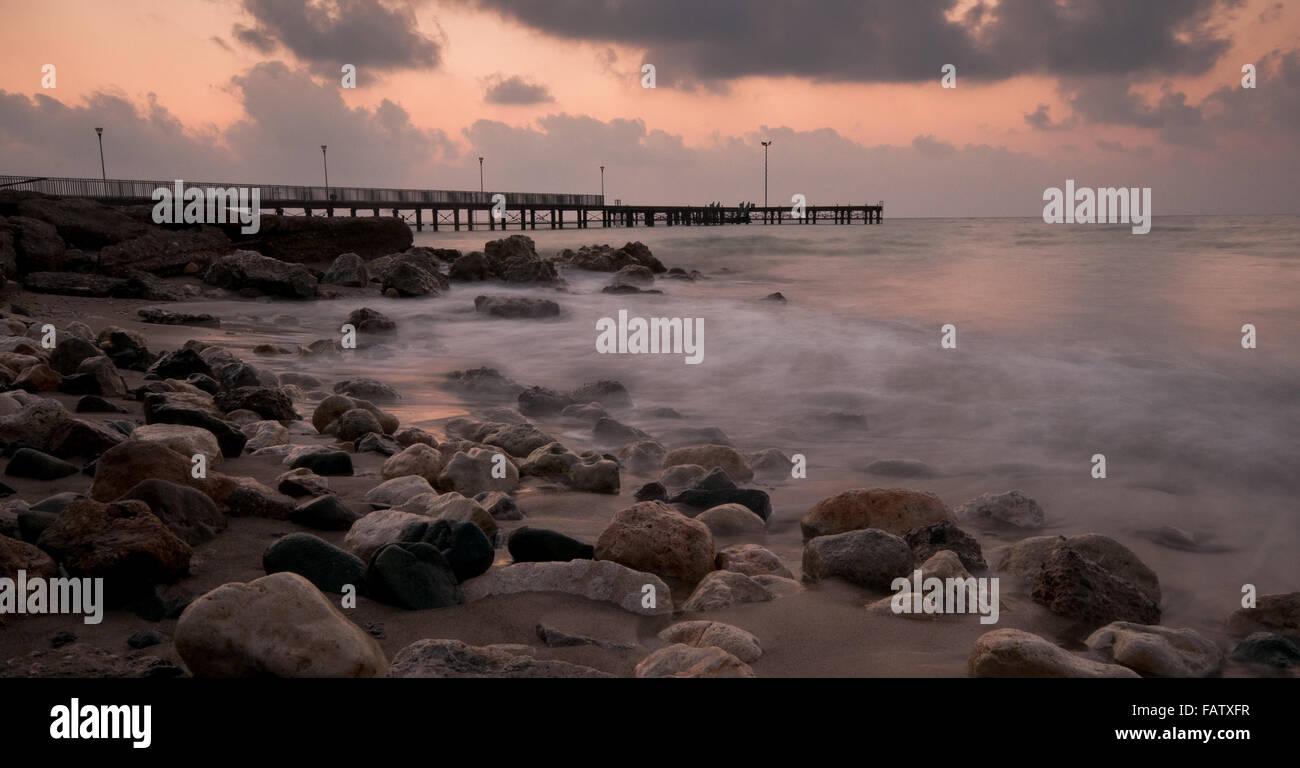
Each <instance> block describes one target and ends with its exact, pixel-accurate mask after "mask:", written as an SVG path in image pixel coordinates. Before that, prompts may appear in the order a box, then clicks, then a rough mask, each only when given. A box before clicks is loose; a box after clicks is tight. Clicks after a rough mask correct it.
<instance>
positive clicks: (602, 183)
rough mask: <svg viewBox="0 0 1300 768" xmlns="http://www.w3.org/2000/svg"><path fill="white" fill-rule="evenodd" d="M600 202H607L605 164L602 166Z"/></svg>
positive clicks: (602, 203)
mask: <svg viewBox="0 0 1300 768" xmlns="http://www.w3.org/2000/svg"><path fill="white" fill-rule="evenodd" d="M600 204H601V205H604V204H605V166H603V165H602V166H600Z"/></svg>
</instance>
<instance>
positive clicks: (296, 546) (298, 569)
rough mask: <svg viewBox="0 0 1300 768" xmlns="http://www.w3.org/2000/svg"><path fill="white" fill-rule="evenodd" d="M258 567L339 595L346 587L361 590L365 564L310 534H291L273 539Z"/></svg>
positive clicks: (364, 576) (354, 556) (363, 582)
mask: <svg viewBox="0 0 1300 768" xmlns="http://www.w3.org/2000/svg"><path fill="white" fill-rule="evenodd" d="M262 568H263V569H264V570H265V571H266V573H267V575H268V576H269V575H270V574H272V573H279V572H281V571H289V572H290V573H296V574H298V575H299V576H301V577H303V578H304V579H306V580H307V581H310V582H311V583H312V584H315V585H316V588H317V589H319V590H320V591H322V592H332V593H334V594H341V593H342V592H343V590H344V589H345V588H346V587H348V586H353V587H355V588H356V589H357V590H358V591H361V590H362V589H363V588H364V587H365V579H366V564H365V563H364V562H362V560H361V558H359V557H357V556H356V555H354V554H352V553H351V552H345V551H344V550H342V549H339V548H338V547H336V546H334V545H333V544H330V543H329V542H327V541H325V540H323V539H321V538H319V537H317V536H313V535H311V534H310V533H291V534H289V535H287V536H282V537H280V538H278V539H276V540H275V542H274V543H273V544H271V546H269V547H267V548H266V551H265V552H263V553H262Z"/></svg>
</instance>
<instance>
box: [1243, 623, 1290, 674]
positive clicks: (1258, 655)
mask: <svg viewBox="0 0 1300 768" xmlns="http://www.w3.org/2000/svg"><path fill="white" fill-rule="evenodd" d="M1232 660H1233V661H1236V662H1239V663H1242V664H1255V665H1259V666H1264V667H1273V668H1275V669H1286V668H1288V667H1300V644H1297V643H1296V642H1295V641H1294V640H1292V639H1290V638H1288V637H1284V636H1282V635H1277V634H1273V633H1272V632H1255V633H1253V634H1251V635H1250V636H1249V637H1247V638H1246V639H1245V640H1242V641H1241V642H1240V643H1237V647H1236V648H1234V649H1233V651H1232Z"/></svg>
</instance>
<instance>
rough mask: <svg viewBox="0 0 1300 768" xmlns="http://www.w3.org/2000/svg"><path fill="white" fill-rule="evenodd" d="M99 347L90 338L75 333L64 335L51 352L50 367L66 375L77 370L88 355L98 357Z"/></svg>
mask: <svg viewBox="0 0 1300 768" xmlns="http://www.w3.org/2000/svg"><path fill="white" fill-rule="evenodd" d="M100 354H101V353H100V351H99V347H97V346H95V345H94V344H92V343H91V342H90V341H89V340H87V339H83V338H80V337H78V336H73V335H70V334H69V335H64V336H63V337H62V338H60V339H59V342H58V343H57V344H55V345H54V349H53V351H51V352H50V367H51V368H53V369H54V370H56V371H58V372H59V373H60V374H62V375H64V376H68V375H70V374H73V373H76V372H77V366H79V365H81V361H82V360H85V359H86V358H88V357H98V356H99V355H100Z"/></svg>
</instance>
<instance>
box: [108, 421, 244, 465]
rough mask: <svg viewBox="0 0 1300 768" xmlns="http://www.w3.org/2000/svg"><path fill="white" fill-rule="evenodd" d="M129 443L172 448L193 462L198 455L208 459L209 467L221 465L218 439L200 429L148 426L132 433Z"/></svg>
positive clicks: (176, 426) (177, 426) (179, 425)
mask: <svg viewBox="0 0 1300 768" xmlns="http://www.w3.org/2000/svg"><path fill="white" fill-rule="evenodd" d="M127 442H135V443H141V444H144V445H149V446H155V447H157V448H170V449H171V450H173V451H175V452H176V453H179V454H180V455H182V456H185V457H187V458H189V459H190V460H193V457H194V456H195V455H196V454H201V455H203V456H205V457H206V458H207V462H208V466H215V465H217V464H220V463H221V447H220V446H219V445H218V444H217V438H216V437H215V436H214V435H213V434H212V433H211V432H209V431H208V430H206V429H202V428H200V427H187V426H184V425H181V424H146V425H144V426H142V427H136V428H135V429H134V430H132V431H131V436H130V437H129V438H127Z"/></svg>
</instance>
